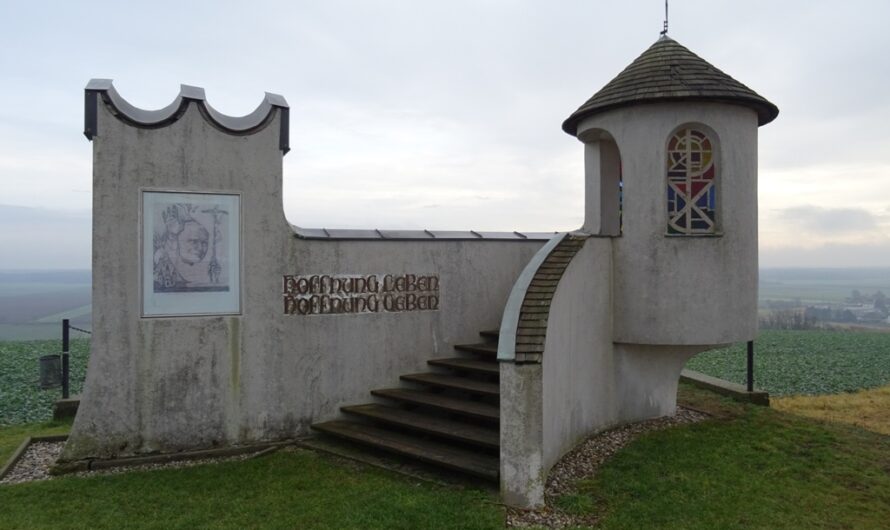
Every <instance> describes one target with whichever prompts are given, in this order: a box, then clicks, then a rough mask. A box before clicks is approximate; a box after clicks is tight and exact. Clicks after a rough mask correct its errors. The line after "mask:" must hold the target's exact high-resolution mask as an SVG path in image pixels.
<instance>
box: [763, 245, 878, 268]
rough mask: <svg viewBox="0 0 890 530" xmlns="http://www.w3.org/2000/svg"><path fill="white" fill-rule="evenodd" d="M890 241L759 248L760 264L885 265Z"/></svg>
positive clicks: (808, 265)
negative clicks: (868, 243) (811, 246)
mask: <svg viewBox="0 0 890 530" xmlns="http://www.w3.org/2000/svg"><path fill="white" fill-rule="evenodd" d="M888 264H890V243H887V242H884V243H883V244H881V243H878V244H874V245H864V244H858V245H853V244H841V243H831V244H826V245H821V246H818V247H814V248H803V247H782V248H766V249H761V250H760V266H761V267H800V266H806V267H886V266H887V265H888Z"/></svg>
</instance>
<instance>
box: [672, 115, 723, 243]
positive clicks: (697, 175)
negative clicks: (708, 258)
mask: <svg viewBox="0 0 890 530" xmlns="http://www.w3.org/2000/svg"><path fill="white" fill-rule="evenodd" d="M716 180H717V163H716V160H715V156H714V147H713V142H712V140H711V139H710V138H709V137H708V135H707V134H705V133H704V132H703V131H701V130H700V129H696V128H694V127H684V128H682V129H680V130H679V131H677V133H676V134H674V135H673V136H671V139H670V141H668V147H667V209H668V226H667V233H668V234H669V235H699V234H704V235H708V234H716V233H717V186H716Z"/></svg>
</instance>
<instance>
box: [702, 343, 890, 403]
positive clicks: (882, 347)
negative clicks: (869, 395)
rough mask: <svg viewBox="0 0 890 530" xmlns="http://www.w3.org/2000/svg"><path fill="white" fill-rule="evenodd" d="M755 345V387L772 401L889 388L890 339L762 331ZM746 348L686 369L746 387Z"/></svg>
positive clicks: (705, 356) (718, 353)
mask: <svg viewBox="0 0 890 530" xmlns="http://www.w3.org/2000/svg"><path fill="white" fill-rule="evenodd" d="M754 344H755V355H754V378H755V382H756V386H757V387H758V388H762V389H764V390H767V391H769V392H770V393H771V394H772V395H774V396H785V395H794V394H806V395H812V394H835V393H839V392H853V391H856V390H859V389H861V388H874V387H879V386H883V385H886V384H888V383H890V333H866V332H857V333H846V332H837V331H763V332H761V334H760V337H759V338H758V339H757V341H756V342H755V343H754ZM745 358H746V355H745V345H744V344H743V343H741V344H736V345H734V346H732V347H730V348H725V349H720V350H711V351H707V352H703V353H700V354H698V355H697V356H695V357H694V358H693V359H691V360H690V361H689V363H688V364H687V367H688V368H691V369H693V370H698V371H700V372H704V373H706V374H709V375H712V376H715V377H720V378H722V379H726V380H729V381H734V382H736V383H740V384H743V383H744V382H745Z"/></svg>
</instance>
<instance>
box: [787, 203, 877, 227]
mask: <svg viewBox="0 0 890 530" xmlns="http://www.w3.org/2000/svg"><path fill="white" fill-rule="evenodd" d="M779 218H780V219H782V220H785V221H788V222H790V223H793V224H795V225H797V226H799V227H801V228H804V229H806V230H814V231H818V232H828V233H833V234H836V233H848V232H861V231H866V230H872V229H874V228H876V227H877V222H876V220H875V217H874V215H872V214H871V213H870V212H868V211H867V210H865V209H863V208H823V207H820V206H795V207H792V208H785V209H783V210H779Z"/></svg>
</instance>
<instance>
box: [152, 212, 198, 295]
mask: <svg viewBox="0 0 890 530" xmlns="http://www.w3.org/2000/svg"><path fill="white" fill-rule="evenodd" d="M195 210H196V207H195V206H193V205H191V204H171V205H169V206H167V207H166V208H165V209H164V211H163V212H162V213H161V218H162V219H163V221H164V229H163V231H158V230H156V231H155V236H154V249H155V250H154V258H153V262H154V290H155V292H164V291H168V292H169V291H173V292H176V291H189V290H190V289H189V286H190V285H195V284H197V285H202V284H206V283H207V282H208V280H210V279H211V278H210V277H209V276H211V273H212V272H213V271H211V270H208V266H207V264H203V263H202V262H203V261H204V258H205V257H206V256H207V250H208V248H209V245H210V233H209V232H208V231H207V229H206V228H204V226H203V225H202V224H201V223H199V222H198V221H196V220H195V219H194V218H193V217H192V212H194V211H195Z"/></svg>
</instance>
